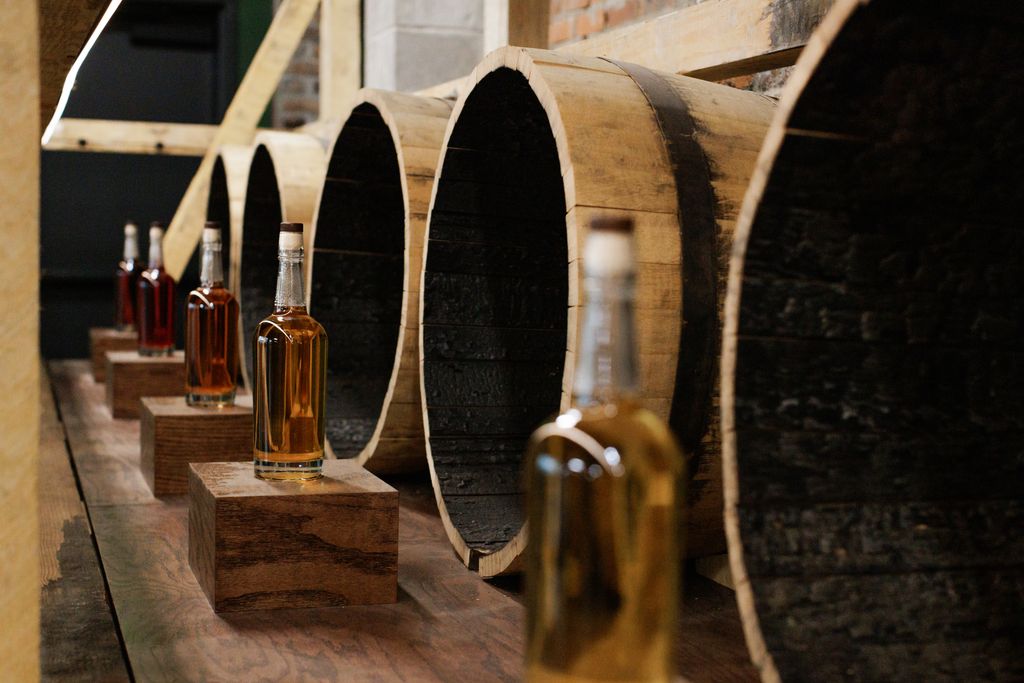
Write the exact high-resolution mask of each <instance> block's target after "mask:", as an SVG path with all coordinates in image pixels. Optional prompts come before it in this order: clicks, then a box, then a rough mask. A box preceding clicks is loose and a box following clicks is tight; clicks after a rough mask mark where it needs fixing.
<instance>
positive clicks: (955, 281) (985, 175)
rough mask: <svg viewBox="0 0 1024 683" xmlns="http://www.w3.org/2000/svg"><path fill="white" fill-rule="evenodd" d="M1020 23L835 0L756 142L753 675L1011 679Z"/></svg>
mask: <svg viewBox="0 0 1024 683" xmlns="http://www.w3.org/2000/svg"><path fill="white" fill-rule="evenodd" d="M1022 23H1024V8H1022V7H1021V6H1020V5H1019V4H1016V3H990V4H986V5H985V6H984V7H981V6H979V7H978V8H974V7H968V6H962V7H961V6H956V5H943V6H941V7H940V6H938V5H936V4H935V3H929V2H923V1H920V0H911V1H908V2H897V1H892V0H872V1H871V2H855V1H852V0H850V1H846V0H844V1H841V2H838V3H837V5H836V8H835V10H834V11H833V13H832V14H830V15H829V16H828V18H827V19H826V20H825V21H824V23H823V24H822V25H821V27H820V29H819V30H818V32H817V33H816V34H815V35H814V36H813V37H812V39H811V41H810V42H809V43H808V46H807V48H806V49H805V51H804V55H803V56H802V57H801V60H800V62H799V63H798V64H797V67H796V69H795V70H794V73H793V75H792V76H791V78H790V81H789V84H788V85H787V90H786V92H785V94H784V97H783V99H782V102H781V103H780V108H779V112H778V114H777V116H776V119H775V121H774V123H773V125H772V128H771V130H770V132H769V134H768V136H767V140H766V143H765V146H764V148H763V149H762V151H761V156H760V158H759V161H758V168H757V172H756V174H755V175H754V178H753V179H752V182H751V186H750V189H749V191H748V193H747V195H746V198H745V200H744V203H743V206H742V211H741V213H740V216H739V221H738V225H737V230H736V241H735V248H734V252H733V256H732V264H731V268H730V276H729V294H728V299H727V306H726V328H725V334H724V345H723V360H722V431H723V446H724V449H723V450H724V473H725V477H724V478H725V486H726V523H727V530H728V532H729V544H730V561H731V569H732V575H733V578H734V580H735V581H736V586H737V598H738V601H739V606H740V610H741V614H742V616H743V621H744V627H745V632H746V638H747V642H748V647H749V649H750V652H751V654H752V657H753V659H754V661H755V663H756V664H757V666H758V667H759V668H760V670H761V675H762V678H763V679H764V680H766V681H778V680H840V679H846V680H888V681H916V680H925V679H927V680H932V681H946V680H949V681H959V680H995V681H1004V680H1005V681H1010V680H1020V679H1021V678H1022V677H1024V663H1022V660H1021V658H1020V656H1019V654H1020V643H1021V642H1024V621H1022V620H1021V619H1020V615H1021V614H1022V612H1024V597H1022V596H1024V549H1022V548H1021V547H1020V529H1021V525H1022V509H1024V498H1022V489H1021V487H1020V485H1019V482H1020V481H1022V477H1024V429H1022V427H1024V424H1022V417H1021V416H1022V415H1024V393H1022V390H1021V387H1022V386H1024V382H1022V380H1024V346H1022V340H1024V304H1022V300H1021V297H1020V296H1018V295H1017V293H1018V292H1019V291H1020V287H1021V286H1022V285H1024V279H1022V277H1024V241H1022V233H1021V229H1020V219H1019V212H1018V211H1017V210H1016V208H1015V207H1016V205H1017V204H1018V203H1019V201H1020V200H1021V198H1024V182H1022V175H1021V173H1020V172H1019V168H1018V166H1019V158H1020V155H1021V153H1022V152H1024V147H1022V143H1021V140H1022V137H1021V134H1020V133H1021V131H1020V117H1019V111H1020V109H1021V107H1022V105H1024V70H1022V69H1021V68H1020V67H1019V66H1018V63H1019V60H1018V59H1017V56H1018V55H1019V54H1020V52H1021V50H1022V49H1024V32H1022V31H1021V26H1022ZM953 93H955V96H952V94H953ZM940 102H941V103H942V104H941V105H939V103H940ZM1011 482H1012V483H1011ZM823 652H827V653H828V656H827V657H822V653H823Z"/></svg>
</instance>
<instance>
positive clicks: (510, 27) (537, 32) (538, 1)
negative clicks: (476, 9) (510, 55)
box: [484, 0, 551, 52]
mask: <svg viewBox="0 0 1024 683" xmlns="http://www.w3.org/2000/svg"><path fill="white" fill-rule="evenodd" d="M550 24H551V1H550V0H485V2H484V52H491V51H492V50H497V49H498V48H499V47H504V46H505V45H515V46H517V47H539V48H544V49H547V47H548V28H549V26H550Z"/></svg>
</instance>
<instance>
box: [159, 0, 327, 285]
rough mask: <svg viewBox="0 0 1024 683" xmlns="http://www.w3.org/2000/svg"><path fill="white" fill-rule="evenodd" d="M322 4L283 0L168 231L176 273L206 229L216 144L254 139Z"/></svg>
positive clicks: (167, 255)
mask: <svg viewBox="0 0 1024 683" xmlns="http://www.w3.org/2000/svg"><path fill="white" fill-rule="evenodd" d="M319 5H320V1H319V0H284V2H282V3H281V6H280V8H279V9H278V10H277V14H275V15H274V21H273V22H272V23H271V24H270V28H269V29H268V30H267V35H266V36H265V37H264V38H263V43H261V44H260V49H259V50H258V51H257V52H256V56H255V57H254V58H253V60H252V63H251V64H250V65H249V70H248V71H246V73H245V78H243V79H242V83H241V85H239V86H238V90H237V91H236V92H235V96H234V98H232V100H231V104H230V105H229V106H228V110H227V112H226V113H225V114H224V119H223V121H221V124H220V127H219V128H218V129H217V132H216V134H215V135H214V136H213V140H212V141H211V142H210V146H209V147H208V148H207V150H206V154H204V155H203V160H202V161H201V162H200V164H199V169H198V170H197V171H196V174H195V176H193V178H192V182H191V183H189V186H188V189H187V190H186V191H185V196H184V197H182V199H181V203H180V204H179V205H178V210H177V211H176V212H175V214H174V218H173V219H172V220H171V225H170V227H169V228H168V229H167V234H166V235H165V236H164V263H165V265H166V266H167V272H169V273H170V274H171V276H172V277H174V278H175V279H179V278H180V277H181V274H182V273H183V272H184V271H185V266H187V265H188V261H189V259H190V258H191V256H192V252H193V251H194V250H195V246H196V243H197V242H198V241H199V236H200V235H201V234H202V230H203V221H204V219H205V217H206V216H205V214H206V200H207V195H208V194H209V189H210V173H211V172H212V171H213V164H214V161H215V160H216V158H217V150H218V149H219V148H220V146H221V145H225V144H233V145H246V144H249V143H250V142H251V141H252V138H253V135H255V133H256V126H257V125H258V123H259V120H260V117H261V116H262V115H263V110H264V109H266V107H267V104H268V103H269V102H270V98H271V97H272V96H273V95H274V91H275V90H276V89H277V84H278V81H280V80H281V75H282V74H283V73H284V70H285V68H287V66H288V62H289V61H290V60H291V57H292V55H293V54H294V53H295V48H297V47H298V46H299V42H300V41H301V40H302V36H303V35H304V34H305V32H306V28H307V27H308V26H309V22H310V20H312V18H313V15H314V14H315V13H316V9H317V7H318V6H319Z"/></svg>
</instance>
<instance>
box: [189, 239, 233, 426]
mask: <svg viewBox="0 0 1024 683" xmlns="http://www.w3.org/2000/svg"><path fill="white" fill-rule="evenodd" d="M237 381H238V301H236V300H235V297H234V296H233V295H232V294H231V292H229V291H228V290H227V289H226V288H225V287H224V260H223V257H222V256H221V236H220V223H217V222H215V221H208V222H207V223H206V226H205V227H204V228H203V242H202V255H201V261H200V272H199V287H197V288H196V289H193V290H192V291H191V292H189V295H188V302H187V303H186V305H185V401H186V402H187V403H188V404H189V405H190V406H205V407H213V406H229V405H232V404H234V402H235V390H236V386H237Z"/></svg>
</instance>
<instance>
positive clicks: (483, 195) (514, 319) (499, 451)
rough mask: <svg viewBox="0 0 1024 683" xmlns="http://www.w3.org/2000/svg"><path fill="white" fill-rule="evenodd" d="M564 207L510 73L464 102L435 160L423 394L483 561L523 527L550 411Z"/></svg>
mask: <svg viewBox="0 0 1024 683" xmlns="http://www.w3.org/2000/svg"><path fill="white" fill-rule="evenodd" d="M565 213H566V208H565V198H564V193H563V186H562V177H561V172H560V168H559V161H558V153H557V149H556V147H555V140H554V136H553V134H552V132H551V128H550V125H549V124H548V120H547V116H546V114H545V112H544V110H543V108H542V107H541V105H540V103H539V102H538V100H537V98H536V95H535V94H534V93H533V92H532V91H531V89H530V87H529V85H528V84H527V81H526V79H525V78H524V77H523V76H522V74H519V73H517V72H514V71H512V70H510V69H499V70H497V71H495V72H492V73H491V74H489V75H487V76H485V77H484V79H483V80H481V81H480V83H478V84H477V85H476V86H475V87H474V89H473V91H472V93H471V94H470V95H469V97H468V98H467V100H466V102H465V105H464V108H463V110H462V113H461V114H460V115H459V117H458V120H457V121H456V123H455V124H454V128H453V129H452V131H451V134H450V138H449V140H448V145H447V148H446V150H445V152H444V159H443V167H442V169H441V171H440V176H439V180H438V185H437V188H436V194H435V197H434V202H433V205H432V208H431V214H430V227H429V242H428V246H427V258H426V263H425V272H424V276H423V313H422V315H423V317H422V341H423V348H422V354H423V368H422V372H423V386H424V391H425V405H426V407H427V410H426V416H427V420H428V423H429V433H430V452H431V458H432V461H433V466H434V471H435V473H436V475H437V479H438V483H439V485H440V492H441V495H442V496H443V498H444V502H445V507H446V509H447V512H448V515H449V517H450V519H451V522H452V523H453V525H454V526H455V527H456V528H457V529H458V530H459V532H460V534H461V535H462V537H463V540H464V541H465V542H466V543H467V545H468V546H469V547H470V548H474V549H475V550H477V551H478V552H481V553H487V552H490V551H493V550H496V549H498V548H500V547H502V546H504V545H505V544H507V543H508V541H509V540H510V539H511V538H512V537H513V536H514V535H515V534H516V533H517V532H518V531H519V529H520V527H521V526H522V521H523V517H522V509H521V490H520V468H521V460H522V454H523V450H524V447H525V445H526V441H527V438H528V437H529V434H530V433H531V431H532V430H533V428H535V427H536V426H537V425H538V424H540V423H541V422H543V421H544V420H545V418H547V417H549V416H551V415H553V414H554V413H556V412H557V410H558V408H559V401H560V397H561V390H562V386H561V385H562V373H563V365H564V362H565V351H566V321H567V312H568V308H567V302H568V282H569V275H568V265H567V264H568V253H567V251H568V250H567V240H566V226H565Z"/></svg>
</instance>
